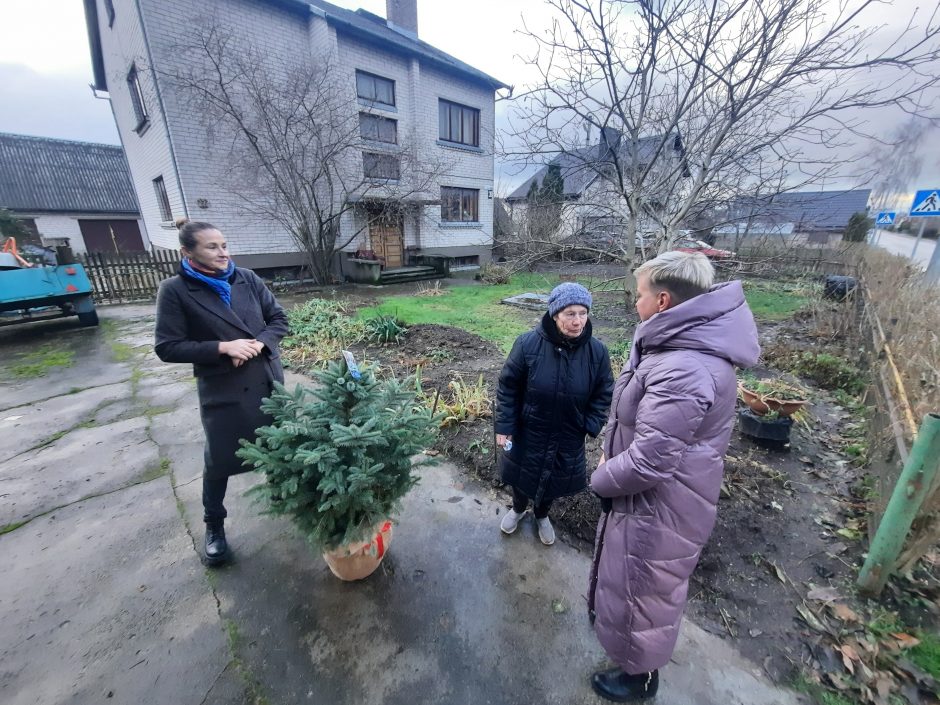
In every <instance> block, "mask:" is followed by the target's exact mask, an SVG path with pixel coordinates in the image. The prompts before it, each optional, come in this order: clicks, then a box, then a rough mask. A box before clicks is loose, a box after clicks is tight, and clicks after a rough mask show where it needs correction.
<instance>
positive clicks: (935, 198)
mask: <svg viewBox="0 0 940 705" xmlns="http://www.w3.org/2000/svg"><path fill="white" fill-rule="evenodd" d="M911 215H912V216H917V217H921V218H925V217H929V216H932V215H940V188H929V189H927V190H925V191H918V192H917V193H916V194H915V195H914V203H913V204H912V205H911Z"/></svg>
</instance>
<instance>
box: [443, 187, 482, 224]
mask: <svg viewBox="0 0 940 705" xmlns="http://www.w3.org/2000/svg"><path fill="white" fill-rule="evenodd" d="M479 220H480V190H479V189H474V188H455V187H452V186H442V187H441V221H442V222H445V223H476V222H479Z"/></svg>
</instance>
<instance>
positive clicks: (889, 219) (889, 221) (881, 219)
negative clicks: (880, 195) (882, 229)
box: [875, 211, 897, 225]
mask: <svg viewBox="0 0 940 705" xmlns="http://www.w3.org/2000/svg"><path fill="white" fill-rule="evenodd" d="M896 216H897V213H894V212H892V211H881V212H880V213H879V214H878V217H877V218H875V225H894V218H895V217H896Z"/></svg>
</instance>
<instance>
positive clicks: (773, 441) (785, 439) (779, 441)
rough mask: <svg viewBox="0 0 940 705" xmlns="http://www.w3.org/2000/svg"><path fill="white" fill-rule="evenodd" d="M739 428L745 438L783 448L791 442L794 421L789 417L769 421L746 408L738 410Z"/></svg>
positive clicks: (778, 417) (779, 417)
mask: <svg viewBox="0 0 940 705" xmlns="http://www.w3.org/2000/svg"><path fill="white" fill-rule="evenodd" d="M738 427H739V428H740V429H741V433H743V434H744V435H745V436H749V437H751V438H753V439H755V440H758V441H762V442H763V443H765V444H767V445H770V446H775V447H782V446H784V445H786V444H787V443H789V442H790V429H791V428H793V419H791V418H790V417H789V416H777V417H776V418H771V419H768V418H766V417H764V416H758V415H757V414H755V413H754V412H753V411H751V410H750V409H748V408H744V409H739V410H738Z"/></svg>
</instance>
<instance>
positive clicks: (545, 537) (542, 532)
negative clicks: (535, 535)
mask: <svg viewBox="0 0 940 705" xmlns="http://www.w3.org/2000/svg"><path fill="white" fill-rule="evenodd" d="M535 522H536V523H537V524H538V525H539V539H540V540H541V542H542V543H544V544H545V545H546V546H551V545H552V544H553V543H555V529H553V528H552V522H550V521H549V520H548V517H543V518H542V519H536V520H535Z"/></svg>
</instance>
